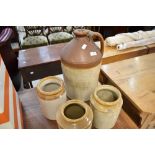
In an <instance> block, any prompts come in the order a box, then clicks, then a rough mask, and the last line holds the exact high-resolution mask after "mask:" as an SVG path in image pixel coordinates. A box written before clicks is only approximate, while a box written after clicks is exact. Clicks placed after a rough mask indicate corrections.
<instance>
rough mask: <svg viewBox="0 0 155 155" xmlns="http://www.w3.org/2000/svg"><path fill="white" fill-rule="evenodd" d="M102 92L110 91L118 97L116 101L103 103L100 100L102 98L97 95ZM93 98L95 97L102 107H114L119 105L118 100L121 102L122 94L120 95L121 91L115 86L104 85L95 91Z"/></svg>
mask: <svg viewBox="0 0 155 155" xmlns="http://www.w3.org/2000/svg"><path fill="white" fill-rule="evenodd" d="M101 90H110V91H112V92H114V93H115V94H116V95H117V99H116V100H114V101H111V102H107V101H103V100H102V99H100V97H99V96H98V95H97V92H98V91H101ZM93 96H94V99H95V100H96V101H97V102H98V103H100V104H102V105H107V106H113V105H115V104H117V102H118V100H120V98H121V93H120V91H119V90H118V89H117V88H115V87H114V86H111V85H102V86H98V87H97V88H96V89H95V91H94V93H93Z"/></svg>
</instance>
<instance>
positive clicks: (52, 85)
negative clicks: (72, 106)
mask: <svg viewBox="0 0 155 155" xmlns="http://www.w3.org/2000/svg"><path fill="white" fill-rule="evenodd" d="M37 95H38V99H39V102H40V107H41V111H42V113H43V115H44V116H45V117H46V118H48V119H50V120H55V119H56V112H57V109H58V107H59V106H60V105H61V104H63V103H65V102H66V100H67V97H66V92H65V89H64V82H63V81H62V80H61V79H60V78H58V77H54V76H49V77H46V78H43V79H42V80H40V81H39V83H38V85H37Z"/></svg>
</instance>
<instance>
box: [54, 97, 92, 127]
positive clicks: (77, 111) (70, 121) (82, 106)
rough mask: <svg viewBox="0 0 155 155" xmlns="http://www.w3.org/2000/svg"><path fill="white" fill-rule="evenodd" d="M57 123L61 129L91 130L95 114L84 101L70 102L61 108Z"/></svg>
mask: <svg viewBox="0 0 155 155" xmlns="http://www.w3.org/2000/svg"><path fill="white" fill-rule="evenodd" d="M56 121H57V124H58V127H59V128H60V129H90V128H91V127H92V122H93V112H92V109H91V108H90V106H89V105H88V104H87V103H85V102H83V101H82V100H75V99H74V100H68V101H67V102H66V103H64V104H62V105H61V106H60V107H59V109H58V111H57V114H56Z"/></svg>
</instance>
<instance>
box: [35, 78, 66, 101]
mask: <svg viewBox="0 0 155 155" xmlns="http://www.w3.org/2000/svg"><path fill="white" fill-rule="evenodd" d="M48 79H53V80H57V81H59V82H57V83H58V84H59V85H60V87H59V88H58V89H57V90H55V91H52V92H45V91H43V90H41V88H40V85H41V84H42V83H43V82H44V81H46V80H48ZM36 90H37V94H38V96H39V97H40V98H41V99H43V100H53V99H56V98H59V97H60V96H62V95H63V94H64V92H65V89H64V84H63V81H62V80H61V79H60V78H58V77H46V78H43V79H42V80H40V82H39V83H38V85H37V87H36Z"/></svg>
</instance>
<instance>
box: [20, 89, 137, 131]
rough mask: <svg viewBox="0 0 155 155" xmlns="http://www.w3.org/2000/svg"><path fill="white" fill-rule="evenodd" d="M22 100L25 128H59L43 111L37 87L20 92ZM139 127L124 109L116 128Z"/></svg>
mask: <svg viewBox="0 0 155 155" xmlns="http://www.w3.org/2000/svg"><path fill="white" fill-rule="evenodd" d="M19 97H20V99H21V101H22V108H23V117H24V118H23V119H24V128H25V129H49V128H51V129H57V128H58V127H57V123H56V121H51V120H48V119H46V118H45V117H44V116H43V115H42V113H41V111H40V105H39V102H38V99H37V95H36V92H35V88H33V89H28V90H24V91H21V92H19ZM130 128H132V129H133V128H137V126H136V125H135V123H134V122H133V121H132V120H131V119H130V117H129V116H128V115H127V114H126V113H125V112H124V111H123V110H122V111H121V113H120V115H119V118H118V120H117V122H116V125H115V126H114V129H130Z"/></svg>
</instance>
